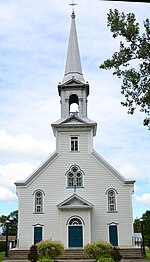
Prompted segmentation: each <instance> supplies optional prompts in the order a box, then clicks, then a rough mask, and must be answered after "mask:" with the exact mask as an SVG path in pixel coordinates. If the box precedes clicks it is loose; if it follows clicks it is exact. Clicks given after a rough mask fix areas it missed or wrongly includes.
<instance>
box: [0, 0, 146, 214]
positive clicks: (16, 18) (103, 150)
mask: <svg viewBox="0 0 150 262" xmlns="http://www.w3.org/2000/svg"><path fill="white" fill-rule="evenodd" d="M71 2H72V1H71V0H70V1H69V0H61V1H60V0H55V1H51V0H42V1H41V0H21V1H18V0H0V215H2V214H3V215H8V214H9V213H10V212H12V211H14V210H16V209H18V202H17V196H16V189H15V185H14V182H15V181H18V180H24V179H25V178H27V177H28V176H29V175H30V174H31V173H32V172H33V171H34V170H35V169H36V168H37V167H38V166H39V165H41V163H42V162H43V161H45V159H47V158H48V156H49V155H50V154H51V153H52V152H53V151H55V137H54V135H53V132H52V129H51V123H52V122H55V121H56V120H58V119H59V118H60V99H59V95H58V90H57V86H58V84H59V82H61V81H62V79H63V76H64V70H65V61H66V54H67V47H68V37H69V31H70V24H71V17H70V16H71V12H72V7H71V6H70V5H69V4H70V3H71ZM76 3H77V5H76V6H75V13H76V27H77V34H78V41H79V47H80V55H81V62H82V70H83V74H84V78H85V80H86V81H88V82H89V84H90V95H89V97H88V117H89V118H90V119H92V120H94V121H96V122H97V124H98V129H97V135H96V137H95V138H94V149H95V150H96V151H97V152H98V153H99V154H100V155H101V156H102V157H103V158H105V159H106V160H107V161H108V162H109V163H110V164H111V165H112V166H113V167H114V168H116V169H117V170H118V171H119V172H120V173H121V174H122V175H123V176H124V177H125V178H133V179H135V180H136V183H135V190H134V195H133V217H134V218H140V217H141V216H142V214H143V213H144V212H145V211H146V210H150V174H149V170H150V168H149V165H150V131H148V129H147V127H143V125H142V121H143V118H144V115H143V113H141V112H139V110H138V109H137V111H136V113H135V114H134V115H133V116H131V115H128V114H127V109H126V108H124V107H123V106H122V105H121V101H123V100H124V98H123V96H122V95H121V93H120V85H121V80H120V79H117V77H115V76H113V75H112V71H105V70H102V69H101V70H100V69H99V65H100V64H101V63H102V62H103V61H104V60H105V59H107V58H110V57H111V55H112V53H113V52H114V51H117V50H118V47H119V42H118V40H116V39H113V38H112V35H111V33H110V31H109V28H108V27H107V13H108V11H109V9H115V8H117V9H118V10H119V11H120V12H125V13H128V12H133V13H135V15H136V18H137V20H138V22H139V23H140V24H141V32H142V30H143V27H142V23H143V20H144V19H145V18H149V14H150V4H149V3H135V2H134V3H128V2H124V3H122V2H113V1H110V2H109V1H99V0H92V1H91V0H82V1H81V0H77V1H76Z"/></svg>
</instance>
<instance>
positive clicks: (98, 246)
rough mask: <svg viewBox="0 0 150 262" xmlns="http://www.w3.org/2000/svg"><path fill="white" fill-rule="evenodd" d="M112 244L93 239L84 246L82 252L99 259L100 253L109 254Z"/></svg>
mask: <svg viewBox="0 0 150 262" xmlns="http://www.w3.org/2000/svg"><path fill="white" fill-rule="evenodd" d="M111 250H112V245H111V244H110V243H108V242H106V241H95V242H92V243H90V244H87V245H85V246H84V254H85V255H86V256H87V257H88V258H95V259H96V260H97V259H99V258H100V257H101V256H102V255H110V253H111Z"/></svg>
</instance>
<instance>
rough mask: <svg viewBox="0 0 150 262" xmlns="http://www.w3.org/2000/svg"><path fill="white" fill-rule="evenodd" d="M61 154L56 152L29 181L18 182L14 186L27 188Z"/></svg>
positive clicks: (29, 177)
mask: <svg viewBox="0 0 150 262" xmlns="http://www.w3.org/2000/svg"><path fill="white" fill-rule="evenodd" d="M58 156H59V154H58V153H57V152H54V153H53V154H52V155H50V156H49V158H48V159H46V161H45V162H43V163H42V164H41V166H40V167H38V168H37V169H36V170H35V171H34V172H33V173H32V174H31V175H29V176H28V177H27V179H25V180H23V181H16V182H15V183H14V184H15V185H16V186H27V185H28V184H29V183H30V182H31V181H32V180H33V179H34V178H35V177H36V176H37V175H39V174H40V173H41V171H43V170H44V169H45V168H46V167H47V166H48V165H49V164H51V163H52V162H53V161H54V160H55V159H56V158H57V157H58Z"/></svg>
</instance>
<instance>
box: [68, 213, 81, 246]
mask: <svg viewBox="0 0 150 262" xmlns="http://www.w3.org/2000/svg"><path fill="white" fill-rule="evenodd" d="M68 246H69V247H83V221H82V220H81V218H79V217H72V218H70V220H69V222H68Z"/></svg>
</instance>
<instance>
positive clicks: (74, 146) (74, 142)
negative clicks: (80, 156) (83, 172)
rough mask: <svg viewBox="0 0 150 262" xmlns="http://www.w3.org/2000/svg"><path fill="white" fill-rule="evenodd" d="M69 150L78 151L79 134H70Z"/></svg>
mask: <svg viewBox="0 0 150 262" xmlns="http://www.w3.org/2000/svg"><path fill="white" fill-rule="evenodd" d="M70 152H79V136H78V135H71V136H70Z"/></svg>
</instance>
